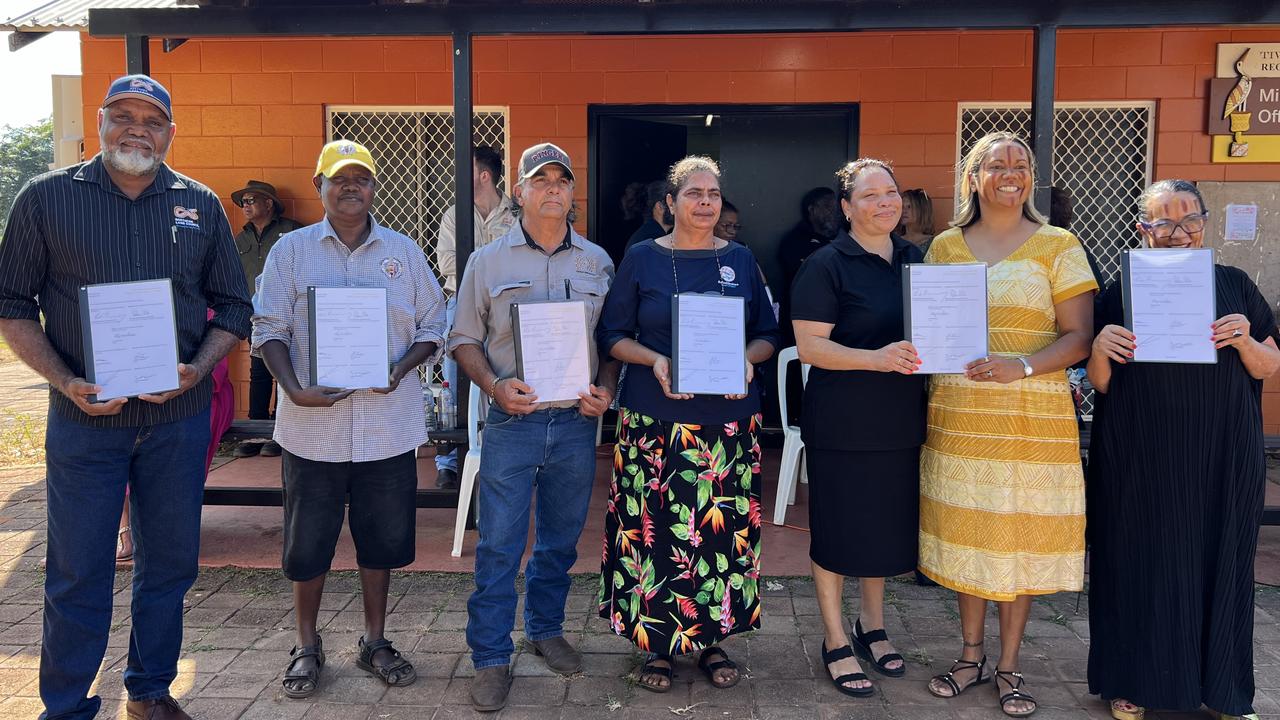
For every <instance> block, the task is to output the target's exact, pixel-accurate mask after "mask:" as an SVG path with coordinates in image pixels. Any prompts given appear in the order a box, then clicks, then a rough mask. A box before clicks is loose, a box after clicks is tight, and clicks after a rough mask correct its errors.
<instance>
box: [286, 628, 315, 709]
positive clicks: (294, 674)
mask: <svg viewBox="0 0 1280 720" xmlns="http://www.w3.org/2000/svg"><path fill="white" fill-rule="evenodd" d="M308 657H313V658H315V659H316V666H315V667H314V668H310V669H308V670H297V669H295V667H294V666H295V665H297V663H298V661H299V660H301V659H302V658H308ZM322 668H324V643H323V642H322V641H321V640H320V635H319V634H317V635H316V644H315V645H307V646H305V647H298V646H297V645H295V646H293V649H292V650H290V651H289V665H288V667H286V668H285V669H284V678H282V679H281V680H280V684H281V685H282V686H284V695H285V697H289V698H293V699H294V700H301V699H303V698H309V697H311V696H312V695H315V694H316V691H317V690H319V689H320V670H321V669H322ZM299 681H301V682H303V683H310V687H308V686H306V685H303V689H302V690H295V689H293V688H291V687H290V686H289V685H290V683H293V682H299Z"/></svg>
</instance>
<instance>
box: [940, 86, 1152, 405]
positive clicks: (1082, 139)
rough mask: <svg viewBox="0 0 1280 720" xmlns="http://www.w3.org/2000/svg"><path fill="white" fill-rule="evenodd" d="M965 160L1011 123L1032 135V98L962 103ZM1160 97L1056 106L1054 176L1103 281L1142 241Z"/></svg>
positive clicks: (1086, 397)
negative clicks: (1140, 219) (1143, 198)
mask: <svg viewBox="0 0 1280 720" xmlns="http://www.w3.org/2000/svg"><path fill="white" fill-rule="evenodd" d="M959 113H960V118H959V124H958V128H957V129H958V135H959V136H958V138H957V139H958V142H957V143H956V149H957V156H956V157H957V161H958V160H959V159H960V158H963V157H964V155H965V153H967V152H969V148H971V147H973V144H974V143H975V142H977V141H978V139H979V138H981V137H982V136H983V135H986V134H987V133H991V132H998V131H1002V130H1003V131H1007V132H1012V133H1015V134H1018V135H1020V136H1022V137H1024V138H1027V139H1030V137H1031V106H1030V105H1027V104H1001V105H988V104H975V103H962V104H961V105H960V108H959ZM1154 131H1155V104H1154V103H1150V102H1138V103H1079V104H1076V103H1056V104H1055V105H1054V109H1053V173H1052V177H1053V184H1054V185H1057V186H1058V187H1062V188H1065V189H1066V190H1068V191H1069V192H1070V193H1071V201H1072V214H1073V218H1072V221H1071V227H1070V230H1071V232H1073V233H1075V235H1076V237H1078V238H1080V242H1081V243H1083V244H1084V246H1085V247H1086V248H1087V249H1088V250H1089V253H1090V254H1091V255H1092V256H1093V259H1094V261H1095V262H1096V263H1097V265H1098V271H1099V272H1100V273H1101V274H1102V280H1103V283H1107V282H1110V281H1111V280H1114V279H1115V278H1116V277H1118V276H1119V274H1120V253H1121V251H1123V250H1124V249H1125V248H1133V247H1138V243H1139V238H1138V231H1137V229H1136V228H1135V227H1134V223H1135V222H1136V221H1137V200H1138V196H1139V195H1141V194H1142V190H1143V188H1145V187H1146V186H1147V184H1148V183H1149V182H1150V181H1151V160H1152V147H1153V141H1152V138H1153V135H1154ZM1080 410H1081V414H1082V416H1083V417H1084V419H1086V420H1089V419H1092V416H1093V390H1092V389H1091V388H1090V387H1089V386H1088V383H1087V382H1084V385H1083V388H1082V402H1081V405H1080Z"/></svg>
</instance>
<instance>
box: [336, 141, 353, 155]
mask: <svg viewBox="0 0 1280 720" xmlns="http://www.w3.org/2000/svg"><path fill="white" fill-rule="evenodd" d="M337 149H338V154H339V155H355V154H356V146H355V145H354V144H353V143H343V144H341V145H339V146H338V148H337Z"/></svg>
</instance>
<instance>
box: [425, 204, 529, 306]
mask: <svg viewBox="0 0 1280 720" xmlns="http://www.w3.org/2000/svg"><path fill="white" fill-rule="evenodd" d="M473 207H474V206H473ZM457 210H458V206H456V205H454V206H452V207H450V208H449V209H448V210H445V211H444V214H443V215H441V216H440V234H439V236H438V238H437V240H436V267H438V268H440V274H441V275H442V276H443V277H444V291H445V292H446V293H448V294H450V295H452V294H454V293H455V292H456V291H457V287H458V276H457V267H456V266H455V263H456V262H457V259H456V258H457V254H458V217H457ZM474 215H475V221H474V225H473V228H474V230H473V233H472V234H473V235H474V236H475V247H474V248H472V251H473V252H474V251H475V250H479V249H480V248H482V247H484V246H485V245H488V244H489V243H491V242H493V241H494V240H497V239H498V238H500V237H502V236H503V235H506V234H507V231H508V230H510V229H511V227H512V226H513V225H515V224H516V216H515V213H514V212H512V210H511V198H510V197H508V196H507V195H506V194H503V195H502V196H501V199H500V200H499V201H498V204H497V205H496V206H494V208H493V209H492V210H490V211H489V214H488V215H487V216H484V215H481V214H480V210H478V209H476V210H475V212H474Z"/></svg>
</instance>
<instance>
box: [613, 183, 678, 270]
mask: <svg viewBox="0 0 1280 720" xmlns="http://www.w3.org/2000/svg"><path fill="white" fill-rule="evenodd" d="M644 195H645V203H646V204H647V205H648V208H649V209H648V217H647V218H646V219H645V221H644V224H643V225H641V226H640V227H638V228H636V231H635V232H633V233H631V237H630V238H629V239H628V240H627V247H626V249H627V250H630V249H631V248H633V247H635V246H636V244H637V243H641V242H644V241H645V240H652V239H653V238H656V237H662V236H663V235H666V234H667V233H668V232H670V231H671V225H672V224H673V223H674V222H675V220H673V219H672V217H671V209H670V208H668V207H667V200H666V198H667V181H666V180H654V181H653V182H651V183H649V184H647V185H645V186H644ZM624 254H625V251H624Z"/></svg>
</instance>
